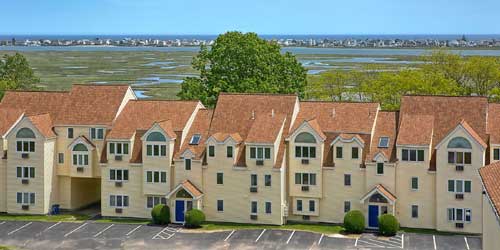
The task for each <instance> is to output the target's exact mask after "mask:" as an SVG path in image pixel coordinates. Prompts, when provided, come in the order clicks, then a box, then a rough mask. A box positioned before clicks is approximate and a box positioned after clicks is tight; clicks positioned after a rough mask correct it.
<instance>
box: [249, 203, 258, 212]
mask: <svg viewBox="0 0 500 250" xmlns="http://www.w3.org/2000/svg"><path fill="white" fill-rule="evenodd" d="M250 214H257V202H256V201H252V202H251V204H250Z"/></svg>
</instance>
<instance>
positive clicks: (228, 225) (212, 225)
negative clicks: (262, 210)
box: [195, 222, 344, 234]
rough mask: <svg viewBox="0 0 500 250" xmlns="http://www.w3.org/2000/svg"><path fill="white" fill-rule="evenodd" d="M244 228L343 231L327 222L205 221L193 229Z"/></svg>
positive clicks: (333, 232)
mask: <svg viewBox="0 0 500 250" xmlns="http://www.w3.org/2000/svg"><path fill="white" fill-rule="evenodd" d="M233 229H235V230H244V229H283V230H299V231H309V232H315V233H323V234H338V233H342V232H343V231H344V228H343V227H341V226H338V225H329V224H298V223H297V224H296V223H289V224H286V225H282V226H277V225H256V224H239V223H222V222H206V223H204V224H203V225H202V226H201V228H199V229H195V230H201V231H217V230H233Z"/></svg>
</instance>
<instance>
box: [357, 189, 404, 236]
mask: <svg viewBox="0 0 500 250" xmlns="http://www.w3.org/2000/svg"><path fill="white" fill-rule="evenodd" d="M360 202H361V203H362V204H365V209H366V211H367V213H366V221H367V225H366V227H368V228H371V229H376V228H378V217H379V216H380V215H383V214H387V213H390V214H394V212H395V211H394V210H395V204H396V197H395V196H394V195H393V194H392V193H391V192H389V191H388V190H387V189H386V188H385V187H384V186H382V185H381V184H379V185H377V186H375V187H374V188H373V189H372V190H371V191H370V192H368V193H367V194H366V195H365V196H363V198H361V200H360Z"/></svg>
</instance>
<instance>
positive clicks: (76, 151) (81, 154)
mask: <svg viewBox="0 0 500 250" xmlns="http://www.w3.org/2000/svg"><path fill="white" fill-rule="evenodd" d="M88 165H89V150H88V148H87V146H85V145H84V144H82V143H78V144H76V145H75V146H73V166H88Z"/></svg>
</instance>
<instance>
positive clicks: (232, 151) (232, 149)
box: [226, 146, 234, 159]
mask: <svg viewBox="0 0 500 250" xmlns="http://www.w3.org/2000/svg"><path fill="white" fill-rule="evenodd" d="M228 148H231V155H232V156H231V157H229V156H227V149H228ZM226 158H227V159H234V147H233V146H226Z"/></svg>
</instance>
